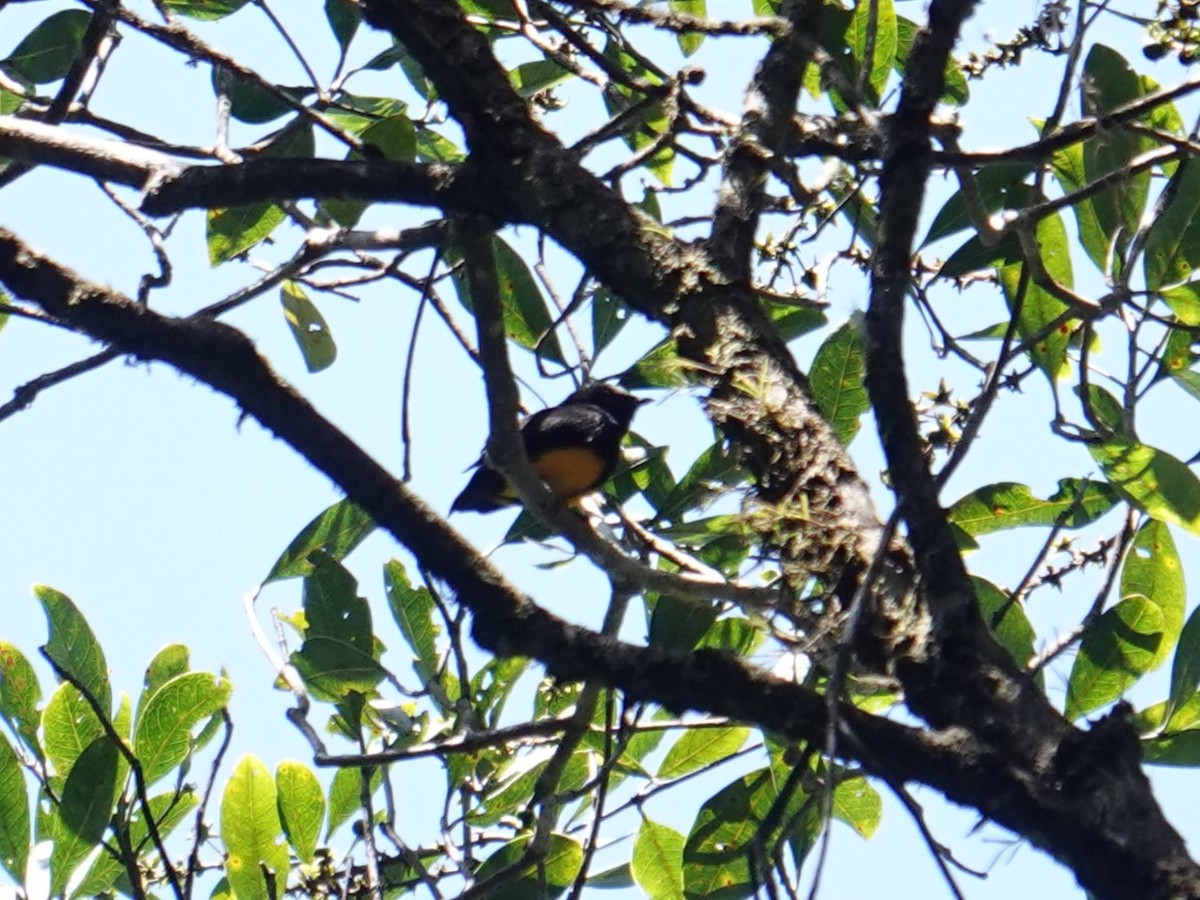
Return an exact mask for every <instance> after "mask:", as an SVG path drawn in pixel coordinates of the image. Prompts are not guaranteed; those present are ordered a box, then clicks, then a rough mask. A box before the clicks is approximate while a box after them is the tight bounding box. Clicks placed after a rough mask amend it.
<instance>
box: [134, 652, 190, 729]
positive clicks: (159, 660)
mask: <svg viewBox="0 0 1200 900" xmlns="http://www.w3.org/2000/svg"><path fill="white" fill-rule="evenodd" d="M189 652H190V651H189V650H188V648H187V647H185V646H184V645H183V644H168V645H167V646H166V647H163V648H162V649H161V650H159V651H158V653H156V654H154V659H152V660H150V665H148V666H146V675H145V677H144V678H143V679H142V696H141V698H140V699H139V701H138V709H139V713H138V717H139V718H141V712H140V710H141V709H143V708H144V707H145V705H146V701H147V700H149V699H150V698H151V697H152V696H154V693H155V692H156V691H157V690H158V689H159V688H161V687H162V686H163V685H164V684H166V683H167V682H168V681H170V680H171V679H172V678H174V677H176V676H177V675H182V674H183V673H184V672H186V671H188V668H189V659H188V657H189Z"/></svg>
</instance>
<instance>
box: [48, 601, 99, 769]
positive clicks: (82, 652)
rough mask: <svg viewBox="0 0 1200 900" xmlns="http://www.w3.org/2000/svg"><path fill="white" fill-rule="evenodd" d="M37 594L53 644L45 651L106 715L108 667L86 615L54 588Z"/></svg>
mask: <svg viewBox="0 0 1200 900" xmlns="http://www.w3.org/2000/svg"><path fill="white" fill-rule="evenodd" d="M33 593H34V595H35V596H36V597H37V599H38V601H39V602H40V603H41V604H42V609H43V610H44V611H45V613H46V621H47V624H48V626H49V629H50V640H49V641H47V642H46V646H45V648H44V650H45V653H46V655H47V656H49V657H50V659H52V660H53V661H54V664H55V665H56V666H58V667H59V668H60V669H62V670H63V671H64V672H66V673H67V674H69V675H70V676H71V677H72V678H74V679H75V680H76V682H78V684H79V685H80V686H81V687H82V688H83V689H84V690H85V691H87V692H88V694H90V695H91V697H92V699H94V700H95V701H96V702H97V703H98V704H99V706H100V708H101V709H103V710H105V711H106V712H107V711H108V710H110V709H112V686H111V685H110V684H109V683H108V664H107V663H106V662H105V661H104V651H103V650H102V649H101V648H100V642H99V641H97V640H96V635H95V634H93V633H92V629H91V627H90V626H89V625H88V623H87V620H86V619H85V618H84V617H83V614H82V613H80V611H79V609H78V608H77V607H76V606H75V604H74V603H72V602H71V599H70V598H69V597H68V596H67V595H66V594H63V593H61V592H60V591H56V590H55V589H54V588H52V587H47V586H46V585H44V584H39V585H34V588H33ZM81 749H82V748H81Z"/></svg>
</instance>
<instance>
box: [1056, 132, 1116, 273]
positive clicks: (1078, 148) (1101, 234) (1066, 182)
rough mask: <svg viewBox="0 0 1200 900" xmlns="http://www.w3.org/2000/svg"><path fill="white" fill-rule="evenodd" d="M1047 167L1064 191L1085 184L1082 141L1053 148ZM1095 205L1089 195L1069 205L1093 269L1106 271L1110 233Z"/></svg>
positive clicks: (1086, 176)
mask: <svg viewBox="0 0 1200 900" xmlns="http://www.w3.org/2000/svg"><path fill="white" fill-rule="evenodd" d="M1050 167H1051V170H1052V171H1053V172H1054V177H1055V179H1056V180H1057V181H1058V183H1059V185H1060V186H1061V187H1062V190H1063V193H1064V194H1070V193H1072V192H1074V191H1078V190H1079V189H1080V188H1082V187H1083V186H1084V185H1086V184H1087V183H1088V174H1087V169H1086V164H1085V162H1084V148H1083V145H1082V144H1070V145H1068V146H1066V147H1061V148H1059V149H1058V150H1055V151H1054V152H1053V153H1052V154H1051V155H1050ZM1096 206H1097V202H1096V200H1095V198H1094V196H1093V195H1089V196H1087V197H1084V198H1083V199H1081V200H1077V201H1076V202H1075V203H1073V204H1071V210H1072V212H1074V214H1075V224H1076V227H1077V229H1078V233H1079V243H1080V244H1081V245H1082V246H1083V249H1084V250H1085V251H1086V252H1087V255H1088V257H1089V258H1090V259H1091V261H1092V262H1093V263H1094V264H1095V266H1096V268H1097V269H1099V270H1100V271H1101V272H1105V273H1106V274H1108V266H1109V263H1108V257H1109V232H1107V231H1106V229H1105V223H1104V222H1102V221H1101V218H1100V214H1099V212H1098V211H1097V208H1096Z"/></svg>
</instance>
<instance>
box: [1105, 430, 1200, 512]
mask: <svg viewBox="0 0 1200 900" xmlns="http://www.w3.org/2000/svg"><path fill="white" fill-rule="evenodd" d="M1088 450H1089V452H1090V453H1091V454H1092V458H1093V459H1095V460H1096V462H1097V463H1099V464H1100V468H1101V469H1102V470H1103V472H1104V477H1106V478H1107V479H1108V480H1109V483H1110V484H1111V485H1112V486H1113V487H1114V488H1116V489H1117V492H1118V493H1120V494H1121V496H1122V497H1124V498H1125V499H1126V500H1128V501H1129V502H1130V503H1132V504H1133V505H1134V506H1135V507H1137V508H1138V509H1140V510H1141V511H1142V512H1144V513H1146V515H1148V516H1150V517H1151V518H1152V519H1157V520H1158V521H1160V522H1171V523H1173V524H1176V525H1182V526H1183V527H1184V528H1186V529H1187V530H1188V531H1190V532H1192V533H1193V534H1200V480H1197V478H1196V475H1195V473H1193V472H1192V470H1191V469H1189V468H1188V467H1187V466H1186V465H1185V464H1184V463H1182V462H1180V461H1179V460H1178V459H1176V458H1175V457H1174V456H1172V455H1171V454H1169V453H1167V452H1165V451H1163V450H1157V449H1155V448H1154V447H1148V446H1146V445H1145V444H1139V443H1137V442H1135V441H1130V440H1126V439H1123V438H1119V439H1114V440H1111V441H1106V442H1103V443H1093V444H1089V445H1088Z"/></svg>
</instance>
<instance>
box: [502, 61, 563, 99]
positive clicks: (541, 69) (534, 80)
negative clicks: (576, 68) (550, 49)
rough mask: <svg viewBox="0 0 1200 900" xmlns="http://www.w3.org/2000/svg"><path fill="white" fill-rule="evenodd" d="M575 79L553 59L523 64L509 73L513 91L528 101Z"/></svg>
mask: <svg viewBox="0 0 1200 900" xmlns="http://www.w3.org/2000/svg"><path fill="white" fill-rule="evenodd" d="M574 77H575V76H574V74H573V73H571V72H568V71H567V70H566V69H564V68H563V67H562V66H560V65H559V64H558V63H556V62H555V61H554V60H552V59H538V60H534V61H533V62H527V63H521V64H520V65H518V66H514V67H513V68H512V69H510V70H509V72H508V80H509V82H511V83H512V86H513V89H514V90H516V92H517V94H519V95H520V96H521V97H522V98H524V99H526V100H528V99H529V98H530V97H533V96H534V95H536V94H540V93H541V92H542V91H544V90H547V89H549V88H552V87H554V86H555V85H556V84H562V83H563V82H564V81H568V80H570V79H571V78H574Z"/></svg>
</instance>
